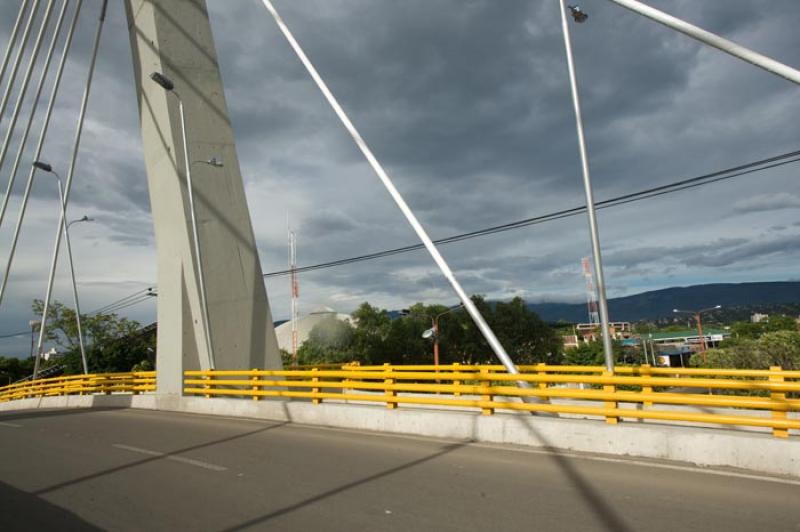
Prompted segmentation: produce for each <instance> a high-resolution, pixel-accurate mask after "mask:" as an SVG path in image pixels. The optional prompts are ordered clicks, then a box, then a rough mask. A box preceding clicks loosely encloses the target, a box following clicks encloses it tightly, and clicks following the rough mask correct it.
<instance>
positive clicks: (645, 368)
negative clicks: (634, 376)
mask: <svg viewBox="0 0 800 532" xmlns="http://www.w3.org/2000/svg"><path fill="white" fill-rule="evenodd" d="M650 368H651V366H650V364H642V365H641V367H640V368H639V374H640V375H641V376H642V378H643V379H651V378H652V376H653V372H652V371H650ZM642 393H653V387H652V386H642ZM642 404H643V405H644V406H653V401H644V402H643V403H642Z"/></svg>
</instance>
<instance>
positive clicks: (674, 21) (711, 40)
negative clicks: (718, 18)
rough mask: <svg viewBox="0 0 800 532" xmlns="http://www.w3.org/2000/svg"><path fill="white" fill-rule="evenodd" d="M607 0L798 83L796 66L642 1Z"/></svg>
mask: <svg viewBox="0 0 800 532" xmlns="http://www.w3.org/2000/svg"><path fill="white" fill-rule="evenodd" d="M609 1H610V2H613V3H615V4H618V5H620V6H622V7H624V8H626V9H630V10H631V11H633V12H634V13H638V14H640V15H642V16H645V17H647V18H649V19H651V20H654V21H656V22H658V23H659V24H663V25H664V26H667V27H668V28H672V29H673V30H676V31H679V32H681V33H683V34H685V35H688V36H689V37H691V38H693V39H697V40H698V41H700V42H702V43H705V44H707V45H709V46H713V47H714V48H717V49H718V50H722V51H723V52H725V53H727V54H730V55H732V56H734V57H738V58H739V59H741V60H743V61H746V62H748V63H750V64H753V65H755V66H757V67H759V68H763V69H764V70H766V71H767V72H772V73H773V74H775V75H776V76H780V77H782V78H785V79H787V80H789V81H791V82H793V83H796V84H799V85H800V70H797V69H796V68H792V67H790V66H787V65H784V64H783V63H780V62H778V61H775V60H774V59H772V58H769V57H767V56H765V55H763V54H760V53H758V52H755V51H753V50H750V49H749V48H745V47H744V46H742V45H740V44H736V43H735V42H733V41H729V40H728V39H725V38H724V37H720V36H719V35H717V34H715V33H711V32H710V31H706V30H704V29H703V28H700V27H697V26H695V25H693V24H690V23H688V22H686V21H685V20H681V19H679V18H677V17H673V16H672V15H669V14H667V13H664V12H663V11H659V10H658V9H656V8H654V7H650V6H648V5H647V4H645V3H643V2H639V1H637V0H609Z"/></svg>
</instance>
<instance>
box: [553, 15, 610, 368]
mask: <svg viewBox="0 0 800 532" xmlns="http://www.w3.org/2000/svg"><path fill="white" fill-rule="evenodd" d="M559 5H560V6H561V27H562V29H563V33H564V47H565V49H566V52H567V68H568V70H569V84H570V88H571V89H572V104H573V107H574V108H575V126H576V128H577V132H578V148H579V151H580V156H581V168H582V170H583V190H584V193H585V195H586V213H587V214H588V215H589V233H590V236H591V241H592V258H593V259H594V273H595V278H596V280H597V304H598V307H599V308H598V310H599V312H600V328H601V329H602V331H601V332H602V338H603V354H604V356H605V361H606V370H608V371H609V372H613V371H614V351H613V348H612V346H611V331H610V330H609V324H608V301H607V299H606V281H605V276H604V275H603V258H602V256H601V254H600V234H599V231H598V229H597V214H596V212H595V207H594V194H593V193H592V178H591V175H590V173H589V156H588V153H587V151H586V139H585V138H584V134H583V118H582V116H581V100H580V95H579V94H578V80H577V75H576V74H575V61H574V59H573V57H572V42H571V40H570V36H569V20H568V17H567V5H566V4H565V0H559ZM569 11H570V15H571V16H572V18H573V20H574V21H575V22H577V23H578V24H582V23H583V22H586V19H587V18H589V16H588V15H587V14H586V13H585V12H584V11H583V10H581V8H580V7H577V6H569Z"/></svg>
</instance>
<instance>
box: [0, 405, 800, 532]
mask: <svg viewBox="0 0 800 532" xmlns="http://www.w3.org/2000/svg"><path fill="white" fill-rule="evenodd" d="M0 442H2V445H1V446H0V448H1V449H2V452H0V528H2V529H3V530H5V531H10V530H35V529H43V528H45V527H57V529H59V530H92V529H98V528H100V529H110V530H143V529H147V530H181V529H191V530H239V529H245V528H249V527H252V528H254V529H273V530H314V531H324V530H350V531H353V530H378V531H380V530H404V531H405V530H480V529H483V530H532V529H534V528H535V529H537V530H570V531H574V530H615V531H618V530H664V531H667V530H669V531H673V530H681V531H690V530H727V531H735V530H769V529H774V530H789V529H792V530H794V529H795V528H797V527H798V526H800V508H798V506H797V504H796V503H797V500H798V497H800V482H797V481H791V480H781V479H768V478H759V477H756V476H752V475H744V474H741V475H740V474H738V473H732V472H712V471H708V470H693V469H691V468H687V467H680V466H674V465H671V464H660V463H642V462H636V463H634V462H629V461H625V460H617V459H607V458H603V457H593V456H575V455H563V454H562V455H559V454H554V453H546V452H539V451H533V450H530V449H527V450H522V449H515V448H497V447H487V446H483V445H472V444H464V443H458V442H449V441H436V440H429V439H421V438H408V437H398V436H387V435H379V434H362V433H355V432H349V431H342V430H331V429H319V428H309V427H303V426H297V425H286V424H279V423H270V422H263V421H253V420H243V419H228V418H212V417H204V416H193V415H185V414H175V413H164V412H150V411H137V410H123V409H108V410H61V411H58V410H50V411H29V412H17V413H15V412H9V413H3V414H0Z"/></svg>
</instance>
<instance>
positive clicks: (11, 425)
mask: <svg viewBox="0 0 800 532" xmlns="http://www.w3.org/2000/svg"><path fill="white" fill-rule="evenodd" d="M0 426H3V427H14V428H15V429H21V428H22V425H17V424H16V423H8V422H7V421H0Z"/></svg>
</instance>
